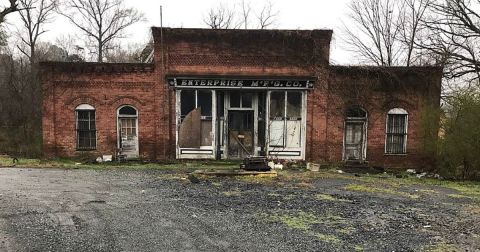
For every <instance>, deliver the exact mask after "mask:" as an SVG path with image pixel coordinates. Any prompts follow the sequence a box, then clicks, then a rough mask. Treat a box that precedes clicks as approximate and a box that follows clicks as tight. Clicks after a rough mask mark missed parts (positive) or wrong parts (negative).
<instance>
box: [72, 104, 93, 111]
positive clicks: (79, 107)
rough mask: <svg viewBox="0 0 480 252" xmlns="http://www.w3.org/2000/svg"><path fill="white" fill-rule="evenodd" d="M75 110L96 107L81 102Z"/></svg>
mask: <svg viewBox="0 0 480 252" xmlns="http://www.w3.org/2000/svg"><path fill="white" fill-rule="evenodd" d="M75 110H95V107H93V106H92V105H90V104H80V105H78V106H77V107H76V108H75Z"/></svg>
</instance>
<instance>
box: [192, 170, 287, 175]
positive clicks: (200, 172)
mask: <svg viewBox="0 0 480 252" xmlns="http://www.w3.org/2000/svg"><path fill="white" fill-rule="evenodd" d="M193 174H195V175H205V176H217V177H237V176H254V177H276V176H277V175H278V174H277V171H273V170H272V171H245V170H240V169H235V170H196V171H194V172H193Z"/></svg>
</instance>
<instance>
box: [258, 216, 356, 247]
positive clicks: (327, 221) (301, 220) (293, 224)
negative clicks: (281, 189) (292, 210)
mask: <svg viewBox="0 0 480 252" xmlns="http://www.w3.org/2000/svg"><path fill="white" fill-rule="evenodd" d="M267 218H268V219H270V220H271V221H275V222H279V223H282V224H284V225H286V226H287V227H289V228H291V229H297V230H301V231H303V232H305V233H306V234H307V235H310V236H313V237H316V238H317V239H319V240H321V241H323V242H328V243H332V244H339V243H341V242H342V240H341V239H340V238H339V237H338V236H337V235H335V234H324V233H320V232H316V231H314V230H313V227H314V226H315V225H325V226H330V227H331V226H333V227H336V226H342V228H339V229H335V230H336V232H337V233H341V234H345V235H346V234H350V233H351V232H354V231H355V229H354V228H353V227H348V226H347V227H345V225H346V224H347V221H346V220H345V219H344V218H342V217H341V216H337V215H333V214H326V215H323V216H317V215H314V214H312V213H306V212H303V211H299V212H297V213H296V214H294V215H290V214H283V215H279V214H274V215H270V216H268V217H267Z"/></svg>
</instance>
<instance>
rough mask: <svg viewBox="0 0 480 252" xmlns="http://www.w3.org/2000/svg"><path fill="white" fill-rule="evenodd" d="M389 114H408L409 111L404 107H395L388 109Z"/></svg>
mask: <svg viewBox="0 0 480 252" xmlns="http://www.w3.org/2000/svg"><path fill="white" fill-rule="evenodd" d="M388 114H389V115H408V112H407V111H406V110H405V109H403V108H393V109H390V111H388Z"/></svg>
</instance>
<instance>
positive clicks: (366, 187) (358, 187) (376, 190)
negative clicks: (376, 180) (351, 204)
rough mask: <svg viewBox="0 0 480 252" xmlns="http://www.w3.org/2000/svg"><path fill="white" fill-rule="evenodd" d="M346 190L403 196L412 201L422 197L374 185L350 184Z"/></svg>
mask: <svg viewBox="0 0 480 252" xmlns="http://www.w3.org/2000/svg"><path fill="white" fill-rule="evenodd" d="M345 189H346V190H349V191H359V192H366V193H386V194H390V195H396V196H401V197H405V198H410V199H418V198H419V197H420V196H418V195H415V194H410V193H406V192H402V191H398V190H394V189H392V188H387V187H378V186H375V185H372V184H368V185H360V184H349V185H347V186H346V187H345Z"/></svg>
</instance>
